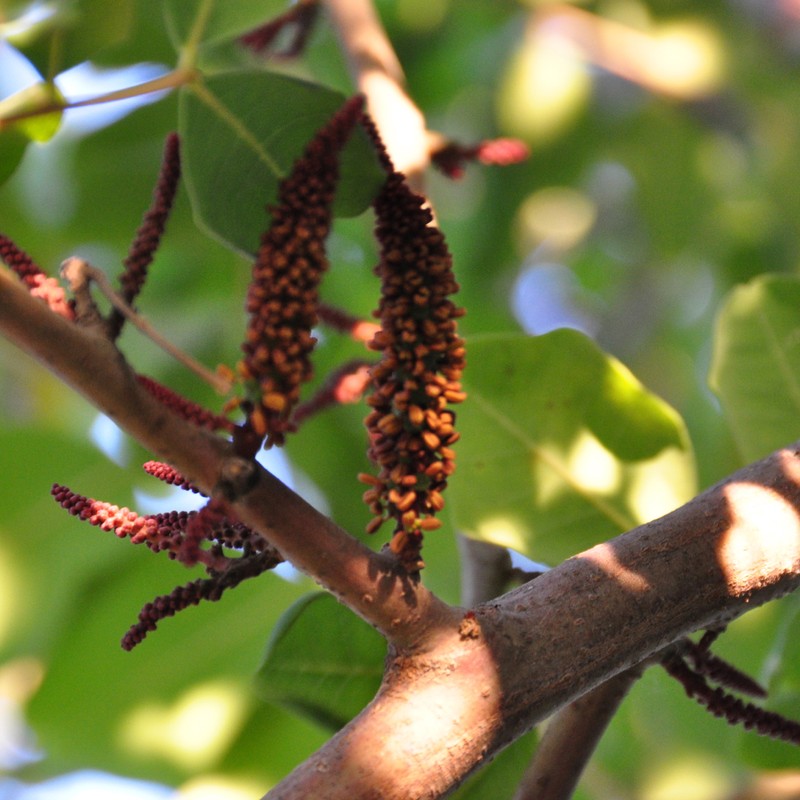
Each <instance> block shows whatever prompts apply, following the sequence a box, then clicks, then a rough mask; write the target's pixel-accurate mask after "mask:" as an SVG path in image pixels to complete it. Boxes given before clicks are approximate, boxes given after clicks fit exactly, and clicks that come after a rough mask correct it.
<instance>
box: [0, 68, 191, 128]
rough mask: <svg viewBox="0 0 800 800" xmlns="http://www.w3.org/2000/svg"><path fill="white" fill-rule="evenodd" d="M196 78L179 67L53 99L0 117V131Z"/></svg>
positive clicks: (148, 92)
mask: <svg viewBox="0 0 800 800" xmlns="http://www.w3.org/2000/svg"><path fill="white" fill-rule="evenodd" d="M196 78H197V73H196V71H195V70H193V69H188V68H179V69H174V70H172V71H171V72H167V73H165V74H164V75H159V76H158V77H157V78H153V79H152V80H149V81H145V82H144V83H138V84H136V85H135V86H126V87H125V88H124V89H115V90H114V91H113V92H106V93H104V94H100V95H96V96H95V97H87V98H85V99H83V100H73V101H66V100H64V101H59V100H53V101H52V102H50V103H47V104H46V105H41V106H36V107H35V108H32V109H28V110H26V111H20V112H18V113H15V114H9V115H8V116H7V117H2V118H0V131H2V130H3V129H4V128H7V127H10V126H11V125H13V124H14V123H16V122H22V121H23V120H26V119H31V118H32V117H40V116H43V115H45V114H53V113H55V112H58V111H69V110H70V109H72V108H84V107H85V106H96V105H101V104H103V103H113V102H115V101H117V100H130V99H131V98H133V97H141V96H142V95H145V94H152V93H153V92H163V91H169V90H170V89H177V88H178V87H180V86H185V85H186V84H188V83H192V81H194V80H195V79H196Z"/></svg>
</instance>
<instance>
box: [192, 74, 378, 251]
mask: <svg viewBox="0 0 800 800" xmlns="http://www.w3.org/2000/svg"><path fill="white" fill-rule="evenodd" d="M181 95H182V96H181V105H180V132H181V136H182V142H183V150H182V157H183V165H184V172H185V175H186V185H187V187H188V190H189V194H190V196H191V199H192V205H193V208H194V210H195V215H196V219H197V221H198V223H199V224H200V225H201V226H203V227H204V228H205V229H206V230H208V231H209V232H210V233H212V234H214V235H215V236H217V237H219V238H220V239H222V240H223V241H226V242H228V243H230V244H231V245H233V246H234V247H236V248H238V249H240V250H243V251H245V252H250V253H252V252H254V251H255V249H256V247H257V245H258V241H259V236H260V234H261V233H262V232H263V231H264V230H265V229H266V227H267V224H268V214H267V210H266V207H267V205H268V204H269V203H272V202H274V201H275V198H276V196H277V189H278V184H279V182H280V180H281V179H282V178H284V177H285V176H286V175H287V174H288V172H289V170H290V169H291V166H292V164H293V163H294V161H295V160H296V159H297V158H298V156H299V155H300V154H301V153H302V151H303V149H304V148H305V146H306V145H307V144H308V142H309V141H310V140H311V138H312V137H313V136H314V134H315V133H316V131H317V130H318V129H319V128H320V127H322V125H324V124H325V122H327V120H328V119H330V117H331V116H332V114H333V113H334V112H335V111H336V110H337V109H338V108H339V107H340V106H341V105H342V103H343V102H344V101H345V98H344V96H343V95H341V94H339V93H338V92H334V91H332V90H330V89H326V88H324V87H322V86H318V85H315V84H312V83H308V82H306V81H301V80H298V79H295V78H290V77H287V76H285V75H278V74H276V73H267V72H261V71H255V70H253V71H251V70H247V71H237V72H229V73H224V74H220V75H214V76H212V77H210V78H208V79H206V80H204V81H202V82H200V83H196V84H193V85H191V86H187V87H186V88H184V89H183V90H182V91H181ZM340 164H341V181H340V184H339V188H338V191H337V195H336V202H335V205H334V210H335V212H336V213H337V214H340V215H342V216H354V215H356V214H360V213H361V212H362V211H363V210H364V209H365V208H366V207H367V205H368V204H369V202H370V201H371V199H372V197H373V196H374V194H375V192H376V191H377V189H378V187H379V185H380V181H381V179H382V173H381V171H380V169H379V168H378V165H377V161H376V159H375V157H374V154H373V152H372V149H371V147H370V145H369V142H368V141H367V138H366V136H365V135H364V134H363V132H362V131H361V130H360V129H357V130H356V131H355V132H354V134H353V136H352V137H351V138H350V140H349V142H348V143H347V145H346V146H345V148H344V150H343V152H342V155H341V158H340Z"/></svg>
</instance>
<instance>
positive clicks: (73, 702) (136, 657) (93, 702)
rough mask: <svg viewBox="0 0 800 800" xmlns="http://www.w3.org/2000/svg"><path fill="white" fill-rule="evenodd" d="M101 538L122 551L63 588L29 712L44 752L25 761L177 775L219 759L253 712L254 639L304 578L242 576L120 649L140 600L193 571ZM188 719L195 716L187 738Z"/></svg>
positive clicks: (257, 643)
mask: <svg viewBox="0 0 800 800" xmlns="http://www.w3.org/2000/svg"><path fill="white" fill-rule="evenodd" d="M62 513H63V512H62ZM69 521H70V522H71V523H72V525H73V526H76V527H79V528H85V527H86V526H85V523H80V522H78V521H77V520H74V519H70V520H69ZM100 533H101V535H102V532H100ZM97 534H98V531H97V530H96V529H86V530H77V531H74V532H73V535H77V536H87V537H94V538H96V536H97ZM103 544H105V545H106V548H105V549H109V548H114V549H118V550H121V551H124V552H121V555H122V556H123V558H121V559H120V561H118V562H116V563H115V565H114V568H113V569H106V570H104V571H102V572H101V571H100V570H98V571H97V574H95V575H94V576H93V579H92V580H91V582H89V581H86V582H83V583H82V584H80V585H78V586H76V587H74V590H73V591H74V592H75V593H74V594H73V596H72V598H71V600H70V603H69V606H68V607H67V608H66V609H65V613H64V615H63V618H62V620H61V623H62V626H63V627H62V633H63V636H62V637H61V638H60V639H59V640H57V641H56V642H55V643H54V644H53V645H52V646H51V648H50V650H49V652H48V654H47V658H46V661H45V666H46V673H45V679H44V683H43V684H42V687H41V689H40V690H39V692H38V693H37V694H36V695H35V696H34V698H33V700H32V701H31V704H30V708H29V715H30V720H31V722H32V724H33V725H34V726H35V728H36V731H37V734H38V736H39V743H40V745H41V746H42V747H43V748H44V749H45V751H46V752H47V753H48V756H49V758H48V759H47V761H46V762H44V763H42V764H41V765H38V766H35V767H31V768H30V769H31V770H36V771H37V774H42V773H47V772H49V771H52V770H53V769H55V768H57V765H58V764H59V763H64V762H69V763H70V764H72V765H73V766H74V767H76V768H78V767H83V768H91V769H104V770H111V771H119V772H128V771H130V770H131V769H134V770H135V771H136V772H137V774H139V775H141V776H142V777H146V778H149V779H154V780H162V781H168V782H176V781H180V780H184V779H185V778H186V777H187V776H189V775H193V774H196V773H197V772H199V771H203V770H205V769H207V768H208V767H209V766H210V765H211V764H213V763H215V762H216V761H217V760H219V759H222V758H223V757H224V756H225V755H226V754H227V752H228V751H229V749H230V748H231V747H232V746H234V742H235V741H236V740H237V739H238V737H239V736H240V734H241V731H242V730H243V728H244V726H245V725H246V724H247V721H248V718H249V716H250V715H251V714H252V713H254V712H255V711H256V703H255V702H254V698H253V694H252V688H251V686H250V680H251V676H252V674H253V672H254V671H255V669H256V667H257V665H258V658H259V656H260V653H261V651H262V649H263V642H264V639H265V638H266V636H267V635H268V634H269V631H270V629H271V627H272V626H273V625H274V624H275V623H276V621H277V619H278V617H279V615H280V613H281V612H282V610H283V609H284V608H286V606H287V605H288V604H289V603H291V602H292V601H294V600H296V599H297V597H298V596H299V595H300V594H301V593H303V592H304V591H307V584H304V583H302V582H300V583H290V582H287V581H284V580H282V579H281V578H278V577H277V576H275V575H265V576H263V577H262V578H260V579H258V580H256V581H250V582H246V583H244V584H242V585H241V586H239V587H237V588H236V589H235V590H233V591H231V592H228V593H226V594H225V595H224V596H223V598H222V599H221V600H220V601H219V602H218V603H202V604H201V605H199V606H197V607H192V608H188V609H186V610H184V611H182V612H181V613H180V614H178V615H177V616H176V617H174V618H172V619H167V620H164V621H163V622H162V623H161V624H160V625H159V629H158V630H157V631H155V632H152V633H150V634H149V635H148V637H147V639H146V640H145V641H144V642H142V643H141V644H140V645H138V647H136V649H134V650H133V651H132V652H125V651H123V650H122V648H121V647H120V646H119V639H120V638H121V635H122V634H123V633H124V632H125V630H127V627H128V626H129V625H130V624H131V623H132V622H134V621H135V620H136V615H137V613H138V611H139V608H140V606H141V605H143V604H144V603H145V602H147V601H149V600H152V599H153V597H155V596H156V595H157V594H163V593H166V592H169V591H170V589H171V588H172V587H173V586H175V585H177V584H179V583H185V582H186V581H188V580H191V579H192V578H195V577H198V576H197V574H196V573H195V574H192V573H190V572H189V571H187V570H186V569H185V568H183V567H181V566H180V565H179V564H176V563H175V562H173V561H169V560H168V559H164V558H159V557H158V556H156V555H155V554H153V553H151V552H150V551H147V550H145V549H144V548H141V549H139V550H138V551H136V550H135V548H134V547H133V546H131V545H130V544H129V543H128V542H120V541H116V540H113V537H112V541H106V542H103ZM99 545H100V543H96V544H95V547H98V546H99ZM267 598H269V600H267ZM232 654H235V657H232ZM98 709H102V713H100V712H99V711H98ZM191 719H195V720H198V719H199V720H202V721H203V724H200V725H197V724H195V725H194V726H192V728H193V733H192V734H189V733H188V732H187V727H186V725H187V722H186V721H187V720H191ZM211 720H213V724H212V722H211ZM262 746H263V747H267V746H268V740H267V741H263V742H262Z"/></svg>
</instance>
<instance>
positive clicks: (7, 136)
mask: <svg viewBox="0 0 800 800" xmlns="http://www.w3.org/2000/svg"><path fill="white" fill-rule="evenodd" d="M29 144H30V139H29V138H28V137H27V136H25V135H24V134H22V133H20V132H19V131H18V130H16V129H15V128H11V129H9V130H5V131H2V132H0V185H2V184H3V183H5V182H6V181H7V180H8V179H9V178H10V177H11V176H12V175H13V174H14V172H16V169H17V167H18V166H19V165H20V162H21V161H22V158H23V156H24V155H25V150H26V149H27V147H28V145H29Z"/></svg>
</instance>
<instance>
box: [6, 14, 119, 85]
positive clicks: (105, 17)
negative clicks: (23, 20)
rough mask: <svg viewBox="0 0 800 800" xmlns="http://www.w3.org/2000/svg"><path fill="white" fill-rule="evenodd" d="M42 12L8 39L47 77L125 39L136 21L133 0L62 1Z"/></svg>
mask: <svg viewBox="0 0 800 800" xmlns="http://www.w3.org/2000/svg"><path fill="white" fill-rule="evenodd" d="M41 11H42V13H40V14H39V15H38V16H39V20H38V21H37V22H36V23H34V24H33V25H29V26H24V27H23V28H22V29H21V32H20V33H19V34H17V35H14V34H12V35H11V36H9V41H10V42H11V44H13V45H14V46H15V47H17V48H18V49H19V50H20V51H21V52H22V53H24V54H25V55H26V56H27V57H28V58H29V59H30V60H31V61H32V62H33V63H34V64H35V65H36V67H37V69H38V70H39V71H40V72H41V74H42V75H44V76H45V78H48V79H53V78H55V76H56V75H57V74H58V73H60V72H63V71H65V70H67V69H69V68H70V67H74V66H75V65H76V64H80V63H81V62H82V61H87V60H89V59H92V58H94V57H96V56H97V55H98V53H100V52H102V51H103V50H104V49H106V48H112V47H114V46H115V45H118V44H119V43H120V42H122V41H124V39H125V38H126V37H127V36H128V34H129V32H130V30H131V27H132V25H133V20H134V3H133V0H115V2H114V3H108V2H106V0H61V2H58V3H51V4H48V5H47V6H46V7H45V8H44V9H42V10H41Z"/></svg>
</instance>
